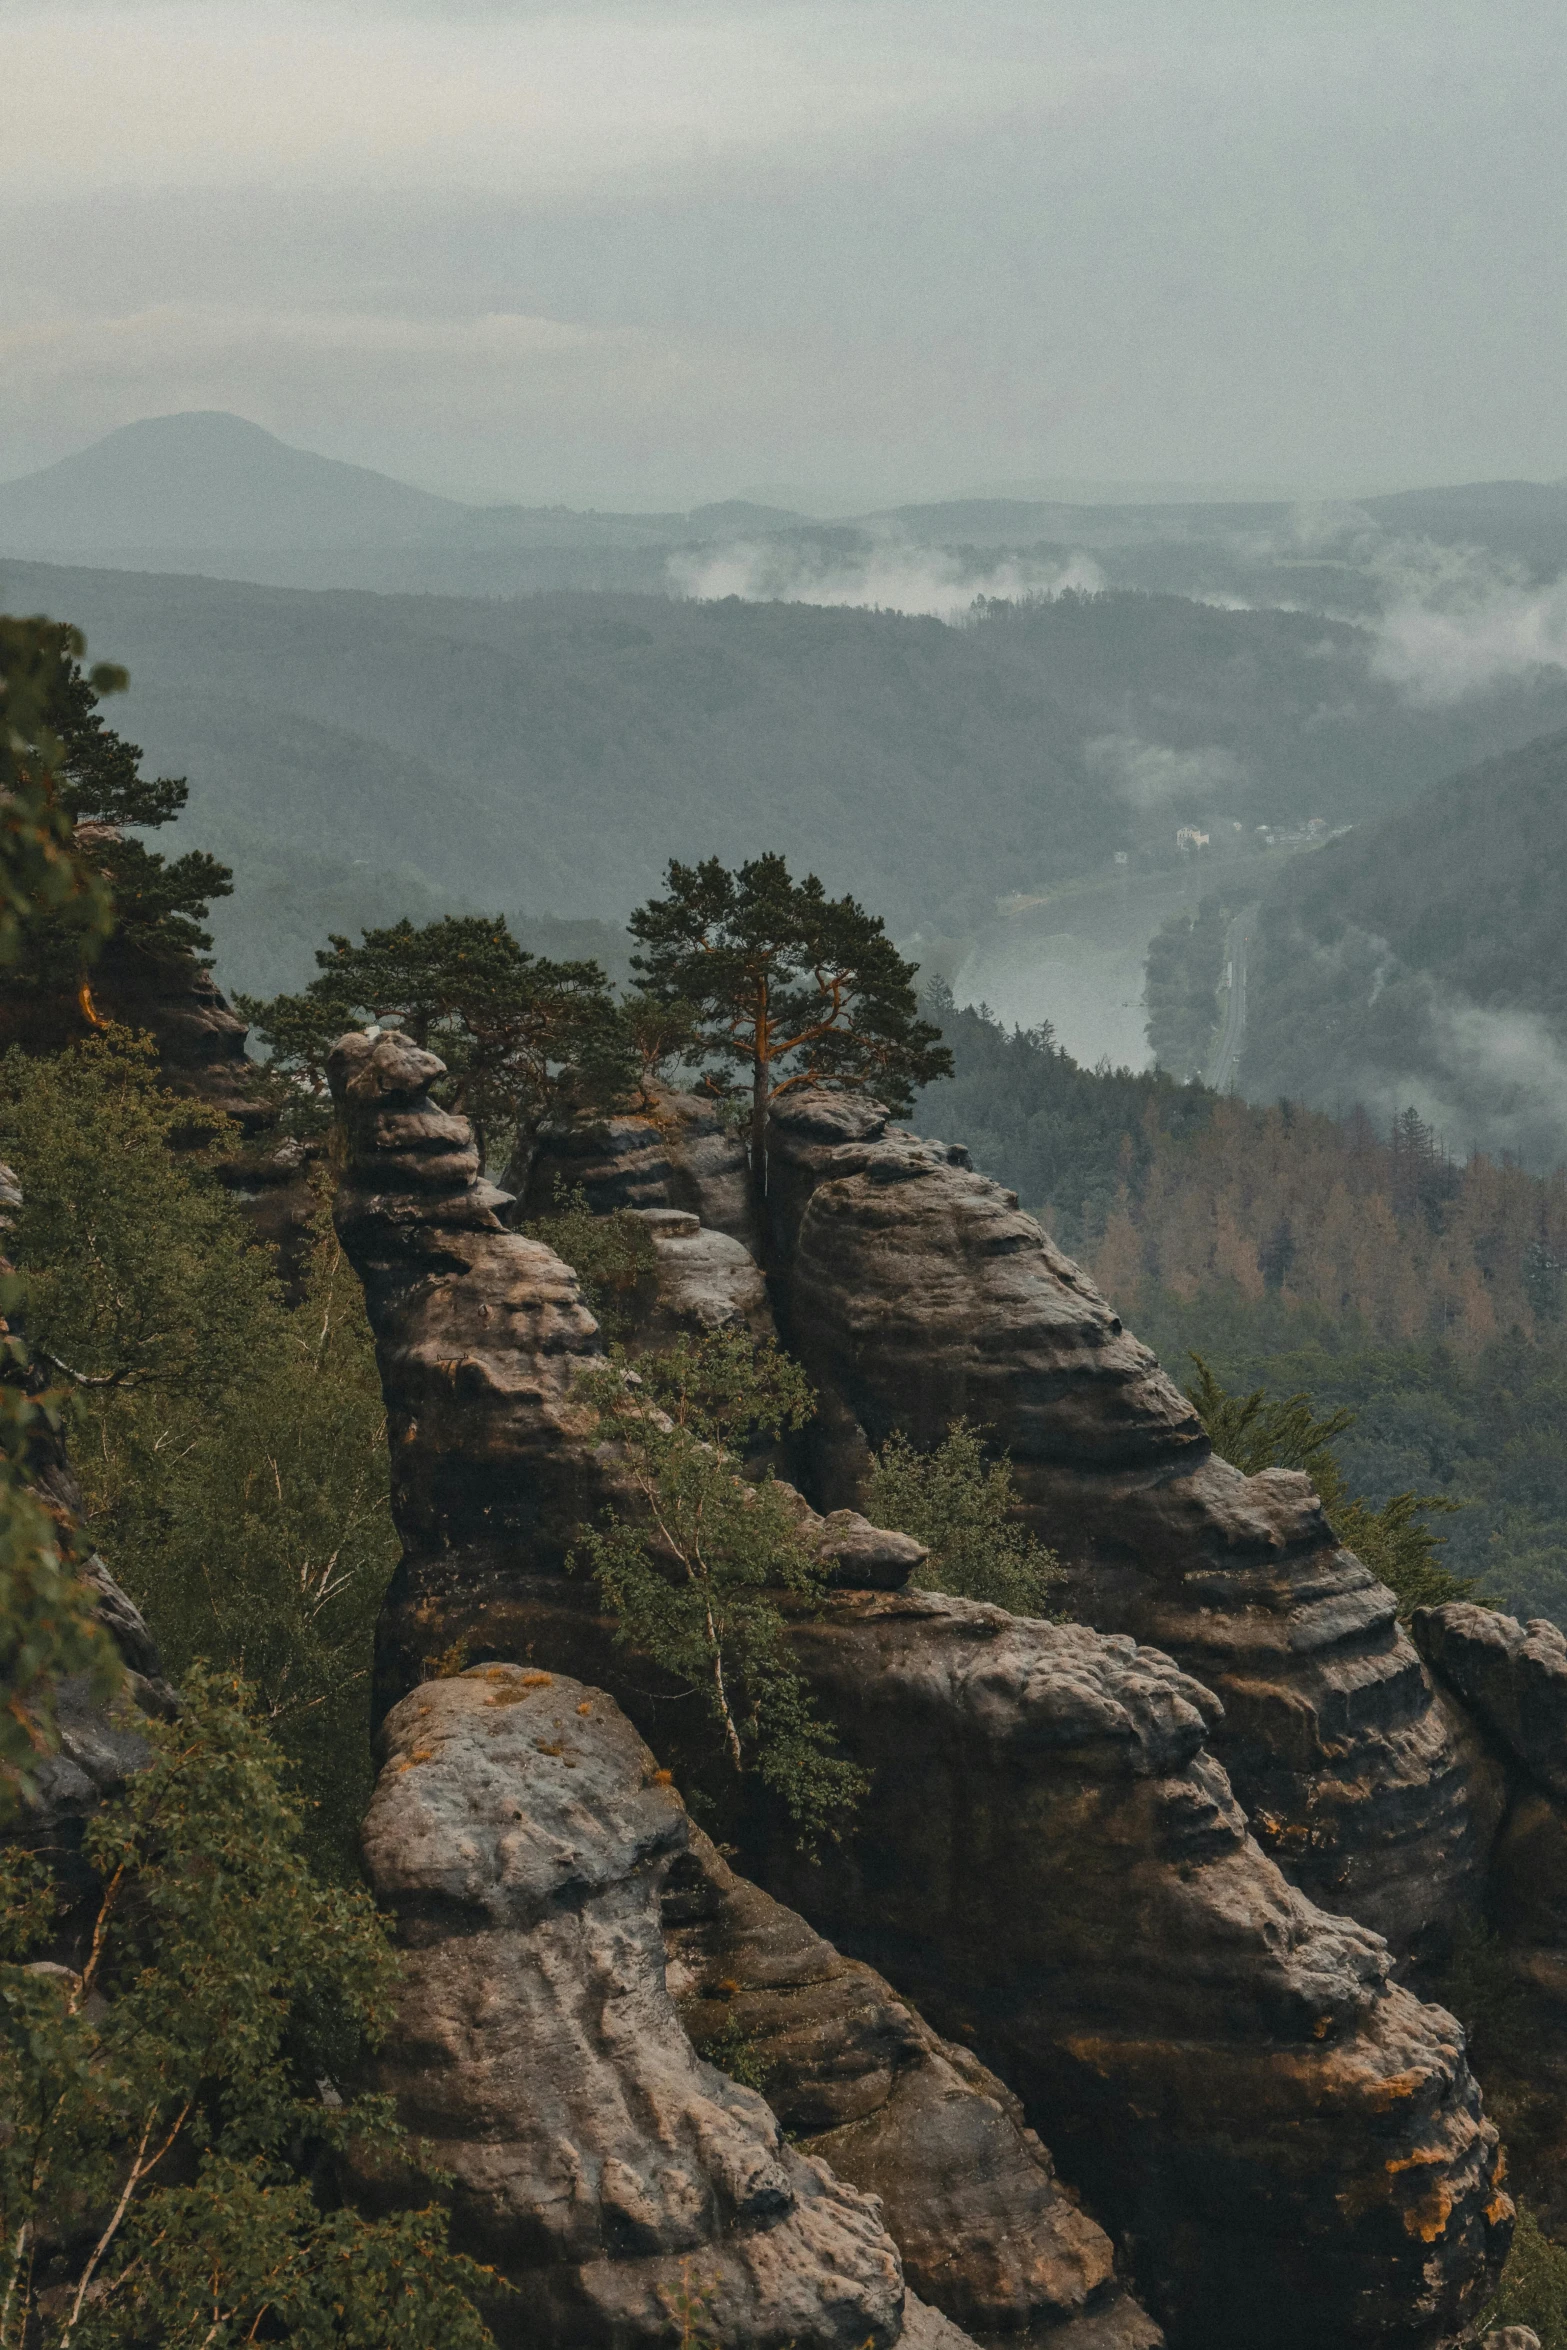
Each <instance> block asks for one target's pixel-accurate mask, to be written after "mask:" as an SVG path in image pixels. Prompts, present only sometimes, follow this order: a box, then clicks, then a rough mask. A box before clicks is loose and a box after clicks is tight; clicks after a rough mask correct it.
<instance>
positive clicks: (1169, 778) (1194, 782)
mask: <svg viewBox="0 0 1567 2350" xmlns="http://www.w3.org/2000/svg"><path fill="white" fill-rule="evenodd" d="M1083 753H1084V757H1085V758H1086V759H1087V761H1088V764H1089V766H1090V767H1092V768H1093V769H1094V770H1095V771H1096V773H1098V774H1100V775H1102V776H1104V777H1105V779H1106V780H1107V781H1108V782H1109V783H1110V784H1112V785H1113V786H1114V788H1115V789H1116V791H1118V792H1119V793H1120V795H1121V797H1122V798H1123V799H1124V800H1127V801H1129V802H1130V804H1131V805H1132V806H1133V807H1134V808H1160V807H1164V806H1165V805H1167V804H1168V803H1169V802H1171V801H1182V802H1184V801H1187V800H1191V799H1193V798H1202V797H1203V796H1205V795H1206V794H1209V793H1212V792H1223V793H1225V794H1228V793H1230V792H1233V791H1236V790H1238V789H1241V788H1242V787H1244V785H1245V783H1246V781H1247V775H1246V770H1245V768H1244V767H1243V766H1242V765H1241V763H1240V761H1239V760H1238V759H1237V758H1236V757H1235V756H1234V754H1233V752H1230V751H1226V750H1224V749H1222V748H1221V747H1220V746H1219V745H1218V744H1216V743H1208V744H1204V745H1203V746H1202V747H1201V748H1200V749H1198V750H1195V751H1174V750H1171V749H1170V748H1169V747H1168V745H1167V744H1165V743H1145V742H1143V741H1141V740H1140V739H1139V738H1138V736H1136V735H1135V734H1101V735H1096V736H1095V737H1094V739H1093V741H1092V742H1089V743H1085V744H1084V746H1083Z"/></svg>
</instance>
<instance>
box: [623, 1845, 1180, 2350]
mask: <svg viewBox="0 0 1567 2350" xmlns="http://www.w3.org/2000/svg"><path fill="white" fill-rule="evenodd" d="M663 1914H664V1944H665V1949H666V1951H667V1953H668V1957H669V1984H670V1989H671V1992H672V1993H673V1995H674V1999H675V2004H676V2007H677V2009H678V2011H679V2014H680V2018H681V2021H682V2022H683V2023H684V2024H685V2026H686V2029H687V2031H688V2032H689V2033H690V2034H691V2036H692V2038H693V2040H694V2041H695V2042H696V2045H697V2046H698V2047H699V2048H705V2049H709V2050H710V2051H711V2052H712V2053H713V2054H714V2056H715V2059H716V2061H718V2062H719V2063H721V2064H725V2065H727V2066H728V2067H730V2068H731V2069H735V2068H737V2067H740V2068H743V2069H744V2070H745V2072H746V2076H747V2077H748V2078H751V2079H754V2080H755V2082H756V2084H757V2086H758V2087H759V2088H760V2089H761V2090H762V2092H763V2094H764V2095H765V2096H766V2097H767V2100H768V2102H769V2104H770V2105H771V2106H772V2108H773V2111H774V2112H775V2113H776V2114H777V2115H778V2118H779V2120H780V2121H781V2122H782V2124H783V2126H784V2128H785V2129H786V2130H787V2131H788V2132H789V2135H790V2136H791V2138H793V2139H795V2140H796V2141H797V2142H798V2143H800V2144H801V2145H803V2146H804V2147H805V2148H806V2150H807V2151H808V2152H811V2153H814V2154H818V2155H821V2156H822V2157H823V2158H824V2159H825V2160H826V2161H828V2162H829V2163H831V2165H832V2167H833V2169H834V2170H835V2171H836V2172H837V2174H838V2175H839V2177H840V2178H846V2179H849V2180H851V2181H852V2182H853V2184H854V2185H855V2186H857V2187H862V2188H864V2189H866V2190H867V2191H868V2192H870V2193H872V2194H875V2195H879V2196H880V2197H881V2199H882V2209H883V2215H884V2217H885V2219H886V2223H887V2227H888V2230H889V2232H890V2233H891V2235H892V2237H893V2239H894V2241H895V2242H896V2244H897V2246H898V2250H899V2252H900V2253H901V2254H902V2257H903V2265H904V2273H905V2275H906V2277H907V2279H908V2281H909V2282H910V2283H911V2284H912V2285H914V2286H915V2287H916V2288H917V2289H918V2291H919V2293H920V2294H921V2295H922V2296H923V2297H924V2298H925V2299H926V2300H927V2301H930V2302H933V2303H935V2304H936V2305H937V2306H938V2307H939V2308H940V2309H941V2310H942V2311H943V2313H944V2314H945V2315H946V2316H947V2317H949V2318H951V2319H955V2320H956V2321H957V2322H958V2323H959V2324H961V2325H963V2326H966V2327H967V2328H968V2329H969V2330H970V2331H971V2332H973V2333H977V2334H980V2335H983V2336H986V2337H991V2336H995V2337H1005V2338H1006V2339H1007V2340H1009V2341H1012V2342H1016V2343H1018V2344H1019V2350H1023V2346H1024V2345H1030V2346H1033V2345H1037V2346H1038V2350H1045V2346H1046V2345H1049V2350H1145V2346H1146V2350H1153V2346H1155V2345H1157V2344H1158V2343H1159V2342H1160V2341H1161V2340H1162V2338H1163V2337H1162V2336H1161V2335H1160V2333H1159V2330H1158V2328H1157V2327H1156V2326H1155V2325H1154V2324H1153V2323H1152V2321H1151V2320H1150V2319H1149V2318H1148V2317H1147V2315H1146V2314H1145V2313H1144V2311H1143V2310H1141V2309H1140V2308H1139V2307H1138V2306H1137V2304H1136V2302H1134V2301H1133V2300H1132V2299H1131V2298H1130V2296H1129V2295H1128V2294H1126V2293H1125V2292H1124V2291H1123V2290H1122V2288H1121V2286H1120V2284H1119V2282H1118V2280H1117V2278H1116V2275H1115V2264H1114V2253H1113V2250H1112V2247H1111V2244H1110V2241H1109V2238H1108V2237H1107V2236H1106V2235H1105V2233H1104V2231H1103V2229H1102V2228H1100V2227H1098V2226H1097V2225H1096V2224H1095V2222H1094V2221H1093V2220H1091V2219H1090V2218H1089V2217H1088V2215H1087V2214H1086V2213H1085V2212H1083V2211H1081V2210H1080V2209H1079V2208H1078V2207H1077V2205H1076V2204H1075V2203H1073V2202H1072V2201H1070V2200H1069V2199H1068V2197H1067V2196H1065V2195H1064V2194H1063V2193H1062V2191H1061V2187H1060V2184H1059V2182H1058V2180H1057V2178H1056V2176H1055V2172H1054V2168H1053V2166H1052V2164H1051V2160H1050V2157H1049V2154H1048V2153H1047V2152H1046V2150H1045V2148H1044V2146H1043V2145H1042V2144H1041V2142H1040V2140H1039V2138H1038V2136H1037V2135H1036V2134H1035V2132H1034V2131H1032V2130H1030V2129H1029V2128H1028V2127H1027V2125H1026V2123H1025V2121H1024V2119H1023V2114H1022V2108H1021V2106H1020V2104H1019V2102H1018V2100H1017V2098H1015V2097H1014V2096H1013V2095H1012V2092H1011V2091H1010V2090H1009V2089H1007V2088H1006V2087H1004V2085H1003V2084H1002V2083H1001V2082H1000V2081H999V2080H998V2079H997V2078H996V2076H995V2074H994V2073H992V2072H989V2071H987V2070H986V2068H985V2067H984V2066H983V2065H982V2064H981V2063H980V2062H979V2060H978V2059H977V2057H975V2056H974V2055H973V2054H972V2052H971V2051H970V2050H968V2049H965V2048H959V2047H957V2046H955V2045H954V2044H952V2043H949V2042H945V2041H942V2040H940V2039H938V2038H937V2036H936V2034H935V2033H934V2032H932V2031H931V2029H930V2027H929V2025H928V2024H926V2023H925V2022H924V2020H923V2018H922V2017H921V2016H919V2015H918V2014H917V2013H916V2012H915V2010H914V2009H913V2008H912V2007H910V2006H909V2004H908V2003H907V2002H906V2001H905V2000H902V1999H900V1998H899V1997H898V1995H897V1993H896V1992H895V1991H894V1990H893V1989H892V1988H891V1986H890V1985H889V1984H888V1983H886V1982H884V1981H883V1979H882V1978H881V1977H880V1976H879V1975H878V1974H876V1973H875V1972H874V1970H873V1969H872V1968H870V1967H868V1966H866V1965H864V1964H863V1963H862V1962H861V1961H859V1960H856V1959H848V1958H844V1957H843V1956H841V1955H840V1953H839V1952H838V1951H836V1950H834V1948H833V1947H832V1945H831V1943H829V1942H824V1941H823V1940H822V1938H821V1936H820V1935H819V1934H817V1933H815V1932H813V1930H812V1929H811V1927H810V1926H808V1925H807V1924H806V1922H805V1920H804V1919H803V1918H802V1917H800V1916H799V1915H798V1913H797V1912H796V1911H794V1910H791V1909H786V1908H785V1907H784V1906H783V1904H782V1903H781V1902H778V1901H774V1900H773V1899H772V1897H771V1896H770V1895H769V1894H766V1893H764V1892H763V1891H762V1890H761V1888H760V1887H759V1886H757V1885H753V1884H750V1883H748V1882H747V1880H746V1879H745V1878H743V1877H737V1876H736V1875H735V1873H734V1871H733V1870H732V1869H731V1868H730V1867H729V1865H728V1863H727V1862H726V1861H725V1860H724V1859H723V1858H722V1857H721V1855H720V1854H719V1853H718V1852H716V1851H715V1850H714V1848H713V1846H712V1844H711V1843H710V1842H709V1841H708V1839H707V1838H706V1837H705V1836H704V1835H702V1833H701V1832H700V1830H696V1829H694V1830H693V1831H692V1836H691V1843H690V1848H689V1850H688V1851H687V1852H686V1853H685V1854H683V1855H681V1856H680V1857H679V1858H678V1859H677V1860H676V1861H675V1862H674V1863H673V1865H672V1867H671V1870H670V1874H669V1877H668V1879H667V1881H666V1884H665V1889H664V1905H663Z"/></svg>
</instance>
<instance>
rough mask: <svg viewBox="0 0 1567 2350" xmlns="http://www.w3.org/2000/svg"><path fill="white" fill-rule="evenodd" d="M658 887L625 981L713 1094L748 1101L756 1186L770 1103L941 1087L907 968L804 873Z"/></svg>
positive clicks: (938, 1055)
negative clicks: (819, 1093) (655, 1002)
mask: <svg viewBox="0 0 1567 2350" xmlns="http://www.w3.org/2000/svg"><path fill="white" fill-rule="evenodd" d="M666 878H667V881H668V885H669V894H668V895H667V896H666V897H662V898H651V899H650V900H649V901H648V903H647V904H646V905H645V906H639V907H638V908H637V910H636V912H635V913H634V914H633V915H632V917H631V920H630V923H629V924H628V928H629V929H630V931H631V934H632V936H633V937H634V938H636V939H638V940H640V941H641V944H642V947H643V950H644V951H643V952H642V953H641V954H638V955H633V957H632V959H631V960H632V968H633V969H634V970H636V971H639V972H641V973H642V974H643V976H644V980H645V983H646V992H647V994H649V995H651V996H653V997H655V998H658V999H661V1000H662V1001H664V1002H666V1003H668V1004H669V1005H671V1006H672V1007H678V1010H679V1014H680V1017H681V1018H682V1020H686V1019H689V1021H690V1026H691V1041H690V1043H689V1046H688V1047H687V1052H688V1055H689V1057H690V1059H692V1060H693V1061H695V1062H697V1063H704V1062H705V1063H707V1064H708V1065H709V1078H708V1083H709V1085H710V1086H711V1087H712V1088H713V1090H715V1091H721V1092H723V1093H724V1094H725V1095H727V1096H731V1097H733V1096H735V1095H737V1094H738V1095H741V1096H744V1097H746V1098H748V1100H749V1106H750V1133H751V1164H752V1169H753V1171H754V1173H755V1174H756V1176H757V1179H758V1182H759V1183H760V1181H761V1179H762V1169H763V1164H764V1155H765V1150H766V1139H765V1138H766V1127H767V1113H768V1110H769V1108H770V1106H771V1104H772V1103H773V1102H775V1101H776V1100H778V1098H779V1097H780V1095H783V1094H786V1093H790V1092H792V1091H793V1090H794V1089H795V1088H796V1087H798V1086H803V1085H833V1086H845V1087H849V1088H852V1089H855V1090H857V1091H863V1092H871V1093H874V1094H875V1095H876V1096H877V1097H878V1099H879V1100H881V1101H884V1102H885V1103H886V1104H887V1106H888V1107H889V1108H890V1109H894V1110H899V1109H907V1108H908V1106H909V1103H910V1101H911V1100H912V1099H913V1089H914V1088H915V1087H916V1086H919V1085H928V1084H929V1083H930V1082H931V1080H932V1079H933V1078H937V1077H944V1076H946V1075H948V1074H949V1073H950V1071H951V1068H952V1056H951V1054H950V1053H949V1052H948V1051H947V1050H946V1048H945V1046H944V1045H943V1044H942V1042H941V1031H940V1029H939V1028H936V1027H934V1026H933V1025H932V1024H931V1022H929V1021H928V1020H922V1019H921V1018H920V1017H919V1010H918V1005H917V1002H916V999H915V995H914V984H913V983H914V978H915V971H916V966H915V965H914V964H912V963H906V962H905V961H904V960H903V958H902V956H901V955H900V954H899V953H898V951H897V949H896V948H895V947H894V945H893V943H892V941H891V939H890V938H888V936H887V934H886V929H885V926H884V925H883V923H882V921H881V918H880V916H879V915H872V914H867V913H866V911H865V909H864V907H863V906H861V905H859V904H858V903H857V902H856V901H855V899H853V898H848V897H845V898H829V897H828V895H827V893H826V891H825V889H824V888H823V887H822V884H821V883H820V881H819V880H818V879H817V877H816V875H815V874H814V873H808V874H807V875H806V877H805V879H804V880H803V881H796V880H795V879H794V878H793V876H792V875H791V873H790V871H789V868H788V866H787V865H786V864H785V863H784V860H783V858H782V857H779V856H774V855H768V856H762V857H754V858H752V859H751V860H750V861H749V862H748V863H746V864H744V865H741V866H740V867H739V868H738V869H737V870H736V871H735V872H733V873H731V872H729V871H727V870H726V869H725V867H724V866H723V865H721V864H720V863H719V861H718V859H717V858H716V857H708V858H706V859H705V860H704V861H703V862H702V863H701V864H700V865H682V864H680V863H679V862H678V861H672V862H671V863H670V866H669V869H668V873H667V876H666Z"/></svg>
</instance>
